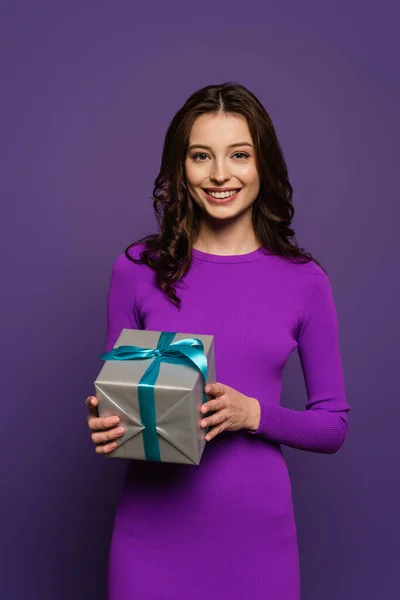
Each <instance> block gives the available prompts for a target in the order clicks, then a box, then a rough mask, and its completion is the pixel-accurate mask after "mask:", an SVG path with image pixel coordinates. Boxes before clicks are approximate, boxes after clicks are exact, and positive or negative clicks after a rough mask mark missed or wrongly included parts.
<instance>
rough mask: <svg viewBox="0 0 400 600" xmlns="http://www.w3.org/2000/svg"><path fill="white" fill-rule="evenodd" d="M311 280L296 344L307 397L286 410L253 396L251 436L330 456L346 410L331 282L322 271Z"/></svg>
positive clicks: (345, 425)
mask: <svg viewBox="0 0 400 600" xmlns="http://www.w3.org/2000/svg"><path fill="white" fill-rule="evenodd" d="M312 277H313V285H312V286H311V288H312V293H311V297H310V299H309V300H308V301H307V303H306V307H305V310H304V315H303V318H302V322H301V326H300V329H299V334H298V340H297V342H298V353H299V358H300V363H301V367H302V371H303V375H304V380H305V385H306V390H307V397H308V400H307V404H306V407H305V410H304V411H297V410H292V409H288V408H285V407H283V406H280V405H276V404H272V403H267V402H263V400H262V398H258V400H259V402H260V407H261V417H260V423H259V427H258V429H257V430H256V431H254V432H252V433H253V434H254V435H260V436H264V437H266V438H268V439H269V440H272V441H275V442H277V443H280V444H284V445H287V446H290V447H292V448H298V449H301V450H308V451H311V452H320V453H326V454H332V453H334V452H336V451H337V450H339V448H340V447H341V446H342V444H343V442H344V440H345V437H346V434H347V430H348V419H347V413H348V412H349V410H350V406H349V405H348V404H347V402H346V393H345V382H344V374H343V369H342V363H341V358H340V349H339V331H338V319H337V312H336V307H335V304H334V299H333V295H332V290H331V286H330V282H329V279H328V277H327V275H326V274H325V273H324V272H323V271H321V272H319V273H317V274H313V275H312Z"/></svg>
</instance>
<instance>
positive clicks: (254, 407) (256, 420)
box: [246, 398, 261, 431]
mask: <svg viewBox="0 0 400 600" xmlns="http://www.w3.org/2000/svg"><path fill="white" fill-rule="evenodd" d="M249 413H250V414H249V422H248V426H247V428H246V429H248V430H249V431H257V429H258V427H259V425H260V417H261V407H260V403H259V401H258V400H257V398H250V411H249Z"/></svg>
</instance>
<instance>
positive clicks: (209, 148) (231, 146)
mask: <svg viewBox="0 0 400 600" xmlns="http://www.w3.org/2000/svg"><path fill="white" fill-rule="evenodd" d="M237 146H250V148H252V147H253V145H252V144H250V142H236V143H235V144H230V145H229V146H228V148H236V147H237ZM193 148H203V149H204V150H211V147H210V146H204V145H203V144H192V145H191V146H190V148H189V150H193Z"/></svg>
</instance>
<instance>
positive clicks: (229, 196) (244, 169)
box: [185, 112, 260, 254]
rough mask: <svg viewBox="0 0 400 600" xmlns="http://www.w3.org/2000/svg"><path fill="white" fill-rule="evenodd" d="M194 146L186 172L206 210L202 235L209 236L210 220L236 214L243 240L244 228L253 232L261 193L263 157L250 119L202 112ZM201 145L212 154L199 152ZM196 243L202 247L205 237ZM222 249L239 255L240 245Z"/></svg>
mask: <svg viewBox="0 0 400 600" xmlns="http://www.w3.org/2000/svg"><path fill="white" fill-rule="evenodd" d="M205 140H206V141H208V144H210V145H209V146H208V145H205V143H204V141H205ZM189 144H190V148H189V152H188V153H187V157H186V161H185V172H186V179H187V185H188V190H189V193H190V194H191V197H192V199H193V201H194V202H196V204H198V206H199V207H200V208H201V210H202V212H203V215H202V216H203V221H204V222H203V227H202V231H201V236H202V239H203V240H205V239H206V238H207V237H209V236H208V235H207V225H206V223H208V222H209V221H210V219H211V221H212V220H213V219H227V218H231V219H232V218H235V220H236V225H235V229H236V235H235V240H236V244H238V242H239V244H240V239H239V237H242V238H243V235H242V236H240V233H239V232H240V231H243V232H246V233H247V232H248V231H249V230H251V228H252V227H251V220H252V205H253V202H254V201H255V200H256V198H257V196H258V194H259V191H260V177H259V174H258V164H257V158H256V154H255V149H254V146H253V142H252V139H251V134H250V130H249V126H248V124H247V121H246V119H245V118H244V117H242V116H241V115H233V114H226V113H221V112H219V113H216V114H215V113H214V114H212V113H211V114H210V113H206V114H204V115H201V116H200V117H198V119H196V121H195V122H194V124H193V127H192V129H191V132H190V138H189ZM200 148H202V149H204V150H207V152H201V153H199V152H198V150H199V149H200ZM245 148H246V151H245ZM240 150H242V152H240ZM200 157H204V158H202V159H200ZM219 207H223V210H221V209H219ZM239 215H240V217H241V218H240V222H239V221H238V220H237V219H238V217H239ZM207 217H209V218H207ZM209 226H212V225H211V224H210V225H209ZM246 233H245V237H247V235H246ZM257 245H259V244H257ZM196 247H197V248H200V247H201V241H200V240H199V239H198V240H197V242H196ZM205 249H210V248H209V247H208V246H206V247H205ZM215 250H216V251H218V250H219V248H215ZM222 250H223V252H229V251H230V250H232V254H233V253H234V252H235V251H237V250H240V248H238V247H236V248H232V249H230V248H226V246H225V247H224V248H222Z"/></svg>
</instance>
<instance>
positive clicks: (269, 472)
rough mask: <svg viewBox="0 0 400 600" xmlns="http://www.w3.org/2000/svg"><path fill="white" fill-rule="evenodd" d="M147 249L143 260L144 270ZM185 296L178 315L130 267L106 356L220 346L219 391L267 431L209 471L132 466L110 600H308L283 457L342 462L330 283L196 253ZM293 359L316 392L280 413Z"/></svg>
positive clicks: (123, 274)
mask: <svg viewBox="0 0 400 600" xmlns="http://www.w3.org/2000/svg"><path fill="white" fill-rule="evenodd" d="M143 247H144V246H143V244H138V245H136V246H134V247H132V248H131V250H130V253H131V255H132V256H133V257H134V258H138V257H139V255H140V251H141V250H142V249H143ZM177 293H178V295H179V297H180V298H181V300H182V305H181V307H180V308H177V307H176V306H174V305H173V304H172V303H171V302H170V301H169V300H168V298H167V296H166V295H165V294H164V292H162V291H161V290H160V289H158V288H157V286H156V284H155V276H154V272H153V271H152V270H151V269H150V267H148V266H147V265H144V264H134V263H133V262H132V261H130V260H129V259H128V258H127V257H126V256H125V254H124V253H121V254H120V255H119V256H118V257H117V258H116V260H115V262H114V265H113V269H112V274H111V281H110V287H109V293H108V302H107V322H108V334H107V342H106V347H105V352H107V351H109V350H110V349H111V348H112V347H113V346H114V344H115V342H116V340H117V338H118V336H119V334H120V332H121V330H122V329H123V328H129V329H148V330H155V331H176V332H180V333H187V334H192V335H195V334H212V335H214V344H215V364H216V373H217V381H218V382H220V383H224V384H226V385H229V386H231V387H233V388H235V389H237V390H238V391H240V392H242V393H243V394H246V395H248V396H251V397H253V398H257V400H258V401H259V402H260V407H261V419H260V424H259V427H258V429H257V431H254V432H253V431H246V430H240V431H235V432H223V433H221V434H220V435H218V436H216V438H215V439H213V440H212V441H210V442H208V443H207V445H206V448H205V450H204V453H203V456H202V460H201V464H200V466H194V465H193V466H192V465H181V464H167V463H154V462H146V461H136V460H130V461H127V470H126V475H125V480H124V483H123V488H122V491H121V494H120V497H119V499H118V503H117V509H116V515H115V521H114V529H113V534H112V539H111V545H110V552H109V567H108V597H109V600H169V599H171V600H213V599H215V600H239V599H240V600H242V599H246V600H247V599H252V600H299V598H300V573H299V557H298V544H297V533H296V522H295V517H294V510H293V502H292V491H291V482H290V477H289V473H288V469H287V466H286V462H285V459H284V457H283V454H282V449H281V445H287V446H290V447H292V448H298V449H302V450H306V451H311V452H319V453H334V452H335V451H337V450H338V449H339V448H340V447H341V445H342V444H343V442H344V440H345V437H346V434H347V430H348V411H349V409H350V407H349V405H348V404H347V401H346V393H345V383H344V374H343V368H342V363H341V357H340V349H339V329H338V319H337V312H336V308H335V303H334V299H333V294H332V289H331V285H330V281H329V279H328V276H327V275H326V274H325V273H324V271H323V270H322V269H321V268H320V267H319V266H318V265H317V264H316V263H315V262H309V263H306V264H296V263H295V262H292V261H291V260H289V259H288V258H284V257H280V256H276V255H273V254H272V253H270V252H268V251H266V250H264V249H262V248H258V249H257V250H255V251H253V252H250V253H247V254H241V255H229V256H225V255H224V256H220V255H215V254H209V253H205V252H202V251H200V250H197V249H194V250H193V258H192V262H191V266H190V270H189V271H188V273H187V274H186V276H185V277H184V278H183V280H182V281H181V282H180V284H179V285H178V287H177ZM294 350H297V352H298V356H299V359H300V364H301V368H302V370H303V374H304V381H305V386H306V392H307V403H306V406H305V407H304V406H301V405H300V406H299V407H298V410H297V409H296V410H293V409H289V408H286V407H283V406H281V405H280V397H281V390H282V373H283V369H284V366H285V364H286V362H287V360H288V358H289V356H290V355H291V353H292V352H293V351H294ZM299 396H300V390H299ZM116 460H117V459H116ZM312 502H313V500H312V499H310V503H311V504H312ZM310 527H312V523H311V522H310Z"/></svg>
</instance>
